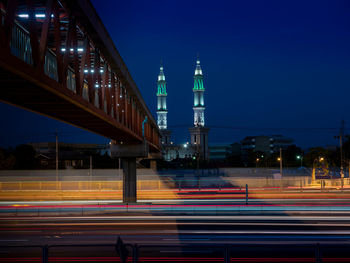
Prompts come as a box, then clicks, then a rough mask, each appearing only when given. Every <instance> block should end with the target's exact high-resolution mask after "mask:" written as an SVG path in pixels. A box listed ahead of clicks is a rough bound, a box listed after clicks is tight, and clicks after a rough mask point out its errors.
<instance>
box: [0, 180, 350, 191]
mask: <svg viewBox="0 0 350 263" xmlns="http://www.w3.org/2000/svg"><path fill="white" fill-rule="evenodd" d="M246 184H248V185H249V187H250V188H254V190H257V188H264V189H265V190H269V189H270V190H295V191H300V192H302V191H303V190H306V189H310V188H312V189H320V190H327V189H334V188H335V189H345V188H349V187H350V179H349V178H344V179H325V180H316V181H314V182H312V180H311V178H306V179H305V178H304V179H301V180H291V179H264V178H262V179H256V178H254V179H230V180H221V179H217V180H214V179H212V180H206V179H200V178H198V179H181V180H172V179H163V180H161V179H159V180H138V181H137V190H141V191H142V190H153V191H155V190H170V191H171V190H177V191H179V192H180V191H186V190H187V191H188V190H191V189H193V190H196V189H197V190H203V191H205V190H209V191H225V190H240V191H244V189H245V185H246ZM122 189H123V181H121V180H118V181H9V182H0V191H98V192H105V191H121V190H122Z"/></svg>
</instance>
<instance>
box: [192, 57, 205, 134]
mask: <svg viewBox="0 0 350 263" xmlns="http://www.w3.org/2000/svg"><path fill="white" fill-rule="evenodd" d="M193 95H194V102H193V111H194V126H195V127H197V126H200V127H204V110H205V107H204V87H203V73H202V68H201V65H200V61H199V58H197V61H196V70H195V71H194V86H193Z"/></svg>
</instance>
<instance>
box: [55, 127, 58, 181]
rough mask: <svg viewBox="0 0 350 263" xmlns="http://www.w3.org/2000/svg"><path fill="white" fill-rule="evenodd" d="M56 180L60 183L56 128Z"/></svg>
mask: <svg viewBox="0 0 350 263" xmlns="http://www.w3.org/2000/svg"><path fill="white" fill-rule="evenodd" d="M55 134H56V182H57V183H58V132H57V129H56V132H55Z"/></svg>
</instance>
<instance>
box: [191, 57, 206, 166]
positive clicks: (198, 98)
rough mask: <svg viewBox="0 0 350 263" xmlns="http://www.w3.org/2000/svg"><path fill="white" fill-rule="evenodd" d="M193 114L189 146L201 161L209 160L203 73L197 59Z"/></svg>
mask: <svg viewBox="0 0 350 263" xmlns="http://www.w3.org/2000/svg"><path fill="white" fill-rule="evenodd" d="M193 96H194V101H193V113H194V127H191V128H189V131H190V134H191V144H192V145H193V146H194V148H195V149H196V155H197V157H198V158H200V159H203V160H209V147H208V133H209V128H206V127H204V124H205V122H204V110H205V106H204V87H203V72H202V68H201V65H200V61H199V58H197V61H196V69H195V71H194V86H193Z"/></svg>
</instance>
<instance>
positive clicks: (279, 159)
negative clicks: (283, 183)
mask: <svg viewBox="0 0 350 263" xmlns="http://www.w3.org/2000/svg"><path fill="white" fill-rule="evenodd" d="M277 160H278V161H279V162H280V174H281V178H282V176H283V172H282V148H280V157H278V158H277Z"/></svg>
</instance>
